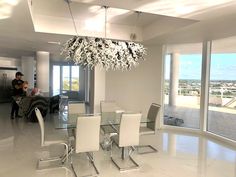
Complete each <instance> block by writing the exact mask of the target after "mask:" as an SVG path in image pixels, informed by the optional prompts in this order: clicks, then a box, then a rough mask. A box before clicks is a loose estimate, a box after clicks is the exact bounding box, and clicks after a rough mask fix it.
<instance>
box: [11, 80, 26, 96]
mask: <svg viewBox="0 0 236 177" xmlns="http://www.w3.org/2000/svg"><path fill="white" fill-rule="evenodd" d="M23 82H24V81H22V80H17V79H14V80H12V87H13V96H18V95H21V94H23V89H22V88H19V89H17V88H16V86H19V87H20V86H21V85H22V84H23Z"/></svg>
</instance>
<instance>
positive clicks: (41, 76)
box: [36, 51, 49, 95]
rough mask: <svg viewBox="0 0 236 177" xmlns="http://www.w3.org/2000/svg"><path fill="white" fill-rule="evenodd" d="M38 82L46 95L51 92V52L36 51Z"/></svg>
mask: <svg viewBox="0 0 236 177" xmlns="http://www.w3.org/2000/svg"><path fill="white" fill-rule="evenodd" d="M36 58H37V63H36V74H37V78H36V83H37V87H38V88H39V89H40V90H41V92H42V93H44V94H45V95H47V94H49V52H44V51H37V52H36Z"/></svg>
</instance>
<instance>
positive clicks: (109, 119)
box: [54, 112, 153, 129]
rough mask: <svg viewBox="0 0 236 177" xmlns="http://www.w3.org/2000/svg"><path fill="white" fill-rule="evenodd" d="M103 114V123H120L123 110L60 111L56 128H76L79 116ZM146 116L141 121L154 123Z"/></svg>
mask: <svg viewBox="0 0 236 177" xmlns="http://www.w3.org/2000/svg"><path fill="white" fill-rule="evenodd" d="M129 113H130V112H129ZM93 115H100V116H101V125H104V126H105V125H111V124H112V125H119V124H120V119H121V115H122V113H121V112H118V113H117V112H102V113H97V114H68V113H59V115H58V117H57V118H55V120H54V122H55V128H56V129H73V128H76V120H77V118H78V117H80V116H81V117H82V116H88V117H89V116H93ZM152 122H153V121H150V120H149V119H147V118H146V117H142V119H141V123H152Z"/></svg>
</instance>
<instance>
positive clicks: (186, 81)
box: [164, 44, 202, 128]
mask: <svg viewBox="0 0 236 177" xmlns="http://www.w3.org/2000/svg"><path fill="white" fill-rule="evenodd" d="M169 48H170V49H168V53H170V54H168V55H167V56H166V59H165V98H164V99H165V100H164V102H165V109H164V124H165V125H172V126H182V127H189V128H199V120H200V91H201V65H202V55H201V44H196V45H195V44H191V45H181V46H171V47H169ZM175 51H178V53H176V52H175Z"/></svg>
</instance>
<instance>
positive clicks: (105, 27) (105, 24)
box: [103, 6, 109, 39]
mask: <svg viewBox="0 0 236 177" xmlns="http://www.w3.org/2000/svg"><path fill="white" fill-rule="evenodd" d="M103 8H104V9H105V19H104V20H105V22H104V36H105V39H106V38H107V9H108V8H109V7H108V6H103Z"/></svg>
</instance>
